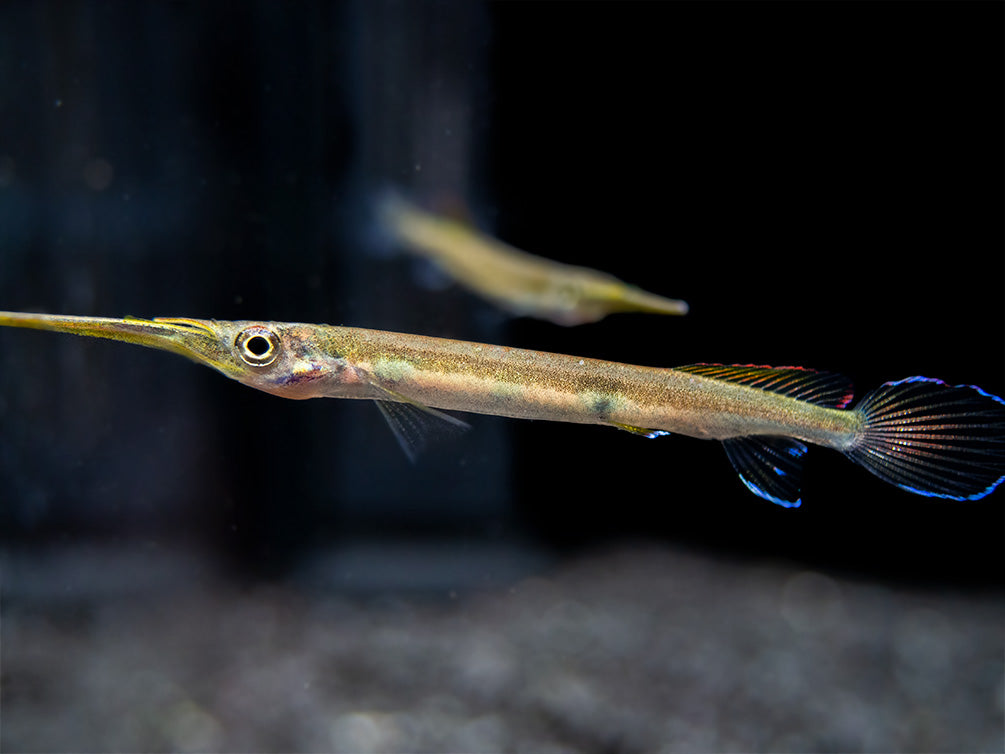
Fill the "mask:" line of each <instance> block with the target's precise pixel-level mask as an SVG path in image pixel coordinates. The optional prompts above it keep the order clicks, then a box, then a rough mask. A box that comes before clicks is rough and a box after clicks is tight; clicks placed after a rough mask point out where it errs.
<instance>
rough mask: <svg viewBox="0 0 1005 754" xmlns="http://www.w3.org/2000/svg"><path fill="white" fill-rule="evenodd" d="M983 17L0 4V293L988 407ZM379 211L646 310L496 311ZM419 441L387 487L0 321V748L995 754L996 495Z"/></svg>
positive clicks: (490, 6) (515, 446)
mask: <svg viewBox="0 0 1005 754" xmlns="http://www.w3.org/2000/svg"><path fill="white" fill-rule="evenodd" d="M1003 15H1005V13H1003V6H1002V5H1001V4H1000V3H952V4H942V3H889V4H887V3H868V4H866V3H777V4H776V3H772V4H764V3H738V4H734V3H644V4H643V3H616V4H608V3H486V4H479V3H469V2H423V3H420V2H402V1H400V0H399V1H395V0H374V1H373V2H364V1H363V0H360V1H359V2H346V3H332V4H328V3H277V2H264V1H260V2H247V3H186V2H173V3H127V2H99V1H97V0H94V1H92V2H84V1H81V2H11V3H4V4H2V5H0V308H2V309H7V310H15V311H45V312H57V313H70V314H82V315H102V316H122V315H127V314H131V315H137V316H191V317H198V318H216V319H270V320H285V321H303V322H318V323H321V322H325V323H331V324H345V325H355V326H361V327H374V328H384V329H390V330H400V331H405V332H414V333H422V334H429V335H439V336H445V337H453V338H464V339H471V340H480V341H484V342H490V343H500V344H505V345H512V346H520V347H525V348H532V349H540V350H550V351H560V352H567V353H573V354H579V355H583V356H590V357H595V358H603V359H611V360H618V361H624V362H630V363H639V364H648V365H656V366H674V365H680V364H687V363H693V362H698V361H705V362H725V363H759V364H773V365H802V366H808V367H817V368H821V369H827V370H832V371H837V372H841V373H844V374H846V375H848V376H849V377H850V378H852V379H853V380H854V382H855V385H856V386H857V389H858V393H859V395H862V394H864V393H865V392H867V391H868V390H871V389H872V388H874V387H876V386H878V385H879V384H881V383H882V382H884V381H888V380H893V379H900V378H904V377H907V376H910V375H925V376H929V377H938V378H941V379H944V380H946V381H948V382H951V383H968V384H975V385H980V386H981V387H983V388H984V389H986V390H988V391H990V392H992V393H995V394H998V395H1002V394H1003V393H1005V362H1003V355H1005V310H1003V298H1005V296H1003V292H1005V254H1003V240H1005V239H1003V225H1005V223H1003V208H1005V195H1003V162H1005V161H1003V133H1005V117H1003V91H1005V87H1003V83H1005V82H1003V62H1005V61H1003V54H1002V53H1003V44H1002V28H1003V21H1005V17H1003ZM388 187H395V188H397V189H398V190H401V191H403V192H405V193H406V194H408V195H409V196H411V197H412V198H413V199H415V200H416V201H419V202H422V203H427V204H430V205H432V204H435V203H437V202H454V203H457V202H460V203H463V204H465V205H466V206H467V207H468V208H469V210H470V211H471V213H472V214H473V216H474V217H476V218H478V220H479V222H480V223H481V224H482V226H483V227H484V228H486V229H488V230H490V231H493V232H494V233H496V234H497V235H498V236H499V237H501V238H502V239H504V240H506V241H508V242H510V243H512V244H514V245H516V246H518V247H520V248H524V249H526V250H528V251H530V252H533V253H536V254H540V255H542V256H546V257H551V258H554V259H557V260H561V261H565V262H570V263H575V264H581V265H587V266H591V267H595V268H598V269H602V270H605V271H608V272H610V273H613V274H615V275H617V276H618V277H620V278H622V279H623V280H626V281H628V282H632V283H635V284H638V285H640V286H642V287H644V288H646V289H648V290H652V291H654V292H657V293H660V294H663V295H667V296H670V297H675V298H683V299H685V300H687V301H688V302H689V303H690V304H691V313H690V314H689V315H688V316H687V317H685V318H662V317H647V316H641V315H627V314H626V315H614V316H611V317H609V318H608V319H606V320H604V321H602V322H600V323H596V324H591V325H584V326H581V327H578V328H563V327H558V326H555V325H552V324H549V323H546V322H537V321H533V320H529V319H516V320H514V319H508V318H506V317H504V316H502V315H501V314H499V313H498V312H495V311H494V310H493V309H492V308H491V307H490V306H489V305H487V304H485V303H483V302H481V301H479V300H477V299H476V298H474V297H473V296H471V295H469V294H466V293H464V292H463V291H460V290H458V289H457V288H456V287H451V286H449V285H445V284H444V281H443V280H442V278H438V277H437V276H436V275H435V274H434V273H432V272H431V271H430V270H429V269H427V268H425V267H424V266H423V265H422V264H420V263H418V262H416V261H414V260H412V259H409V258H405V257H402V256H396V255H394V254H393V253H390V252H389V249H388V248H387V245H386V243H384V242H383V241H382V240H381V235H380V233H379V232H378V229H377V228H375V226H374V223H373V219H372V206H373V202H374V200H375V197H378V196H380V192H381V191H382V190H384V189H386V188H388ZM465 418H468V419H469V420H470V422H471V424H472V430H471V431H470V432H469V433H467V434H466V435H465V436H464V437H463V439H461V440H459V441H458V440H446V441H444V442H442V443H440V444H437V445H435V446H434V447H433V448H431V449H430V451H429V452H427V453H426V455H425V456H424V457H423V458H422V459H420V462H419V463H418V464H416V465H414V466H413V465H410V464H409V463H408V462H407V460H406V459H405V458H404V456H403V454H402V453H401V452H400V450H399V449H398V447H397V445H396V443H395V441H394V439H393V437H392V435H391V433H390V431H389V430H388V429H387V428H386V427H385V426H383V421H382V419H381V418H380V415H379V412H378V411H377V409H376V408H375V407H374V406H372V405H369V404H366V403H365V402H352V401H335V400H329V401H305V402H294V401H283V400H279V399H277V398H274V397H272V396H269V395H266V394H264V393H257V392H255V391H252V390H249V389H247V388H244V387H242V386H240V385H238V384H236V383H234V382H230V381H228V380H226V379H224V378H222V377H221V376H220V375H218V374H215V373H213V372H211V371H210V370H208V369H205V368H202V367H197V366H195V365H193V364H191V363H188V362H186V361H184V360H182V359H178V358H175V357H173V356H171V355H168V354H165V353H158V352H154V351H150V350H147V349H141V348H135V347H132V346H125V345H121V344H115V343H110V342H102V341H87V340H85V339H77V338H72V337H69V336H63V335H55V334H48V333H41V332H31V331H17V330H4V331H2V332H0V577H2V579H0V581H2V583H0V588H2V591H0V607H2V611H3V612H2V615H0V618H2V620H0V627H2V629H3V631H2V634H0V639H2V641H3V644H2V647H3V658H2V659H3V671H2V673H0V701H2V702H3V708H2V711H3V713H4V715H3V718H2V722H3V727H2V728H0V743H3V745H4V748H9V749H12V750H57V749H69V748H72V749H88V750H109V751H114V750H151V751H152V750H180V749H194V750H233V751H238V750H240V751H248V750H259V751H264V750H330V749H332V748H335V749H338V748H343V749H353V750H380V749H382V748H383V749H396V750H402V749H420V748H427V749H457V750H470V749H499V750H516V749H518V748H521V744H523V745H525V746H531V747H532V748H534V742H537V743H538V744H540V746H541V747H544V746H545V745H548V746H551V747H552V748H551V749H549V750H556V751H557V750H603V751H643V750H647V751H650V750H654V749H656V748H659V747H660V746H666V747H670V748H674V747H675V748H680V749H682V750H688V751H700V750H773V751H782V750H790V751H807V750H834V751H837V750H840V751H848V750H947V749H959V750H995V749H996V747H998V741H999V739H1000V731H1001V704H1000V701H1001V698H1002V693H1003V692H1002V685H1001V679H1002V677H1003V671H1002V664H1001V635H1000V626H1001V605H1002V600H1001V594H1002V586H1003V573H1002V556H1003V537H1002V534H1003V523H1005V521H1003V512H1005V511H1003V506H1005V494H1003V492H1002V491H1000V490H999V491H998V492H996V493H994V494H993V495H991V496H989V497H987V498H986V499H985V500H983V501H980V502H970V503H957V502H947V501H939V500H931V499H925V498H921V497H917V496H913V495H910V494H907V493H905V492H901V491H899V490H897V489H895V488H893V487H890V486H888V485H885V484H884V483H882V482H880V481H879V480H877V479H875V478H873V477H872V476H870V475H869V474H868V473H867V472H866V471H864V470H862V469H860V468H857V467H855V466H854V465H852V464H851V463H850V462H848V461H847V460H846V459H844V458H842V457H841V456H840V455H838V454H836V453H833V452H829V451H826V450H823V449H815V450H813V452H811V453H810V454H809V455H808V457H807V465H806V474H805V479H804V485H803V505H802V507H801V508H799V509H796V510H787V509H783V508H781V507H778V506H775V505H772V504H770V503H768V502H765V501H763V500H760V499H759V498H756V497H755V496H753V495H751V494H750V493H749V492H748V491H747V490H746V489H745V488H744V486H743V485H742V484H741V482H740V481H739V480H738V479H737V477H736V475H735V473H734V472H733V471H732V469H731V467H730V465H729V462H728V461H727V459H726V457H725V454H724V453H723V452H722V450H721V448H719V447H717V444H715V443H708V442H700V441H698V440H692V439H688V438H678V437H669V438H662V439H659V440H643V439H641V438H638V437H634V436H631V435H629V434H628V433H625V432H617V431H614V430H610V429H607V428H603V427H592V426H577V425H562V424H551V423H546V422H521V421H514V420H506V419H500V418H494V417H479V416H471V417H465ZM612 551H613V552H614V553H616V554H615V555H610V553H611V552H612ZM410 725H412V726H418V727H409V726H410ZM382 736H383V737H382ZM396 736H397V737H396ZM381 742H384V743H383V746H382V745H381ZM556 747H557V748H556ZM563 747H564V748H563Z"/></svg>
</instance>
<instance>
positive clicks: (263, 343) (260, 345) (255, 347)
mask: <svg viewBox="0 0 1005 754" xmlns="http://www.w3.org/2000/svg"><path fill="white" fill-rule="evenodd" d="M244 347H245V348H247V349H248V352H249V353H253V354H254V355H255V356H264V355H265V354H267V353H268V352H269V348H271V346H270V345H269V341H268V339H266V338H263V337H262V336H261V335H253V336H252V337H250V338H248V340H247V342H246V343H245V344H244Z"/></svg>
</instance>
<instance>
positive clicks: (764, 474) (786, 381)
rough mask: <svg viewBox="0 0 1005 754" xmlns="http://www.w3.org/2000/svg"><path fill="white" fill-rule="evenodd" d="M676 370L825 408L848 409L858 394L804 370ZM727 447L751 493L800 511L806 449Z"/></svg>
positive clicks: (838, 378)
mask: <svg viewBox="0 0 1005 754" xmlns="http://www.w3.org/2000/svg"><path fill="white" fill-rule="evenodd" d="M678 370H679V371H682V372H690V373H691V374H697V375H701V376H702V377H707V378H709V379H715V380H722V381H724V382H734V383H736V384H738V385H746V386H748V387H752V388H757V389H758V390H764V391H766V392H769V393H778V394H779V395H786V396H789V397H790V398H796V399H798V400H801V401H806V402H807V403H813V404H815V405H817V406H825V407H827V408H845V407H847V406H848V404H849V403H850V402H851V399H852V396H853V393H854V391H853V390H852V385H851V381H850V380H849V379H848V378H847V377H844V376H843V375H840V374H835V373H834V372H820V371H817V370H815V369H805V368H803V367H770V366H758V365H755V364H689V365H688V366H684V367H678ZM723 447H725V449H726V455H727V456H728V457H729V460H730V462H731V463H732V464H733V468H734V469H736V473H738V474H739V475H740V481H742V482H743V483H744V484H745V485H746V486H747V489H749V490H750V491H751V492H753V493H754V494H755V495H757V496H759V497H763V498H764V499H765V500H770V501H771V502H772V503H777V504H778V505H784V506H785V507H786V508H795V507H798V506H799V503H800V500H799V486H800V483H801V482H802V471H803V456H804V455H806V446H805V445H804V444H803V443H801V442H800V441H799V440H794V439H792V438H791V437H776V436H764V435H754V436H749V437H735V438H732V439H729V440H725V441H724V442H723Z"/></svg>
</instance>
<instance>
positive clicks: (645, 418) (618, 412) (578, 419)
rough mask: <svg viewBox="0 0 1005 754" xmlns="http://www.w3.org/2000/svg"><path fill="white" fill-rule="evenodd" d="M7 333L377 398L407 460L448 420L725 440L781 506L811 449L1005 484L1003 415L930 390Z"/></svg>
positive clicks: (204, 335)
mask: <svg viewBox="0 0 1005 754" xmlns="http://www.w3.org/2000/svg"><path fill="white" fill-rule="evenodd" d="M0 326H8V327H27V328H34V329H39V330H54V331H57V332H67V333H73V334H76V335H86V336H89V337H96V338H109V339H111V340H120V341H124V342H126V343H135V344H138V345H143V346H148V347H151V348H159V349H162V350H165V351H171V352H173V353H177V354H181V355H183V356H186V357H188V358H190V359H192V360H193V361H197V362H199V363H201V364H205V365H206V366H209V367H212V368H214V369H216V370H217V371H219V372H222V373H223V374H225V375H226V376H227V377H230V378H231V379H234V380H237V381H238V382H241V383H243V384H245V385H248V386H249V387H253V388H256V389H258V390H264V391H265V392H267V393H272V394H273V395H277V396H280V397H283V398H293V399H304V398H357V399H367V400H374V401H377V402H378V405H379V406H380V407H381V409H382V411H383V413H384V415H385V417H386V418H387V419H388V421H389V423H390V424H391V427H392V429H393V430H394V431H395V434H396V436H397V438H398V440H399V442H400V443H401V445H402V448H403V449H404V450H405V452H406V453H407V454H409V456H410V457H413V456H414V453H415V451H416V450H417V449H418V445H419V444H420V443H421V437H420V438H417V437H416V436H415V435H414V434H412V433H411V430H410V428H411V427H414V422H412V421H410V419H414V416H415V415H421V416H425V417H427V418H430V419H431V420H432V421H438V422H441V423H444V424H445V425H446V426H449V427H454V428H463V427H465V426H466V425H465V424H464V422H462V421H461V420H459V419H457V418H455V417H453V416H450V415H449V414H445V413H443V412H442V411H441V410H440V409H447V410H454V411H466V412H472V413H478V414H492V415H496V416H508V417H515V418H525V419H543V420H550V421H563V422H575V423H579V424H603V425H607V426H613V427H617V428H619V429H623V430H626V431H629V432H632V433H634V434H637V435H642V436H645V437H657V436H659V435H665V434H669V433H676V434H682V435H688V436H691V437H699V438H706V439H714V440H719V441H721V442H722V443H723V445H724V447H725V449H726V453H727V455H728V457H729V459H730V461H731V462H732V464H733V467H734V468H735V469H736V471H737V472H738V473H739V475H740V478H741V480H742V481H743V483H744V484H745V485H746V486H747V488H748V489H750V490H751V491H752V492H753V493H755V494H756V495H759V496H760V497H762V498H765V499H766V500H770V501H772V502H774V503H778V504H780V505H784V506H786V507H794V506H797V505H799V503H800V497H799V495H800V489H799V488H800V474H801V468H802V458H803V456H804V455H805V453H806V451H807V446H806V443H810V444H815V445H822V446H824V447H829V448H833V449H835V450H838V451H840V452H842V453H843V454H844V455H845V456H847V457H848V458H850V459H851V460H852V461H854V462H856V463H858V464H860V465H862V466H863V467H865V468H866V469H868V470H869V471H871V472H872V473H873V474H875V475H876V476H878V477H879V478H880V479H883V480H884V481H886V482H889V483H891V484H894V485H896V486H898V487H900V488H902V489H904V490H907V491H908V492H912V493H915V494H919V495H924V496H929V497H942V498H949V499H952V500H977V499H979V498H982V497H984V496H985V495H987V494H989V493H990V492H991V491H992V490H994V489H995V488H996V487H997V486H998V485H999V484H1000V483H1001V482H1002V480H1003V479H1005V401H1003V400H1002V399H1001V398H999V397H997V396H995V395H992V394H990V393H988V392H986V391H984V390H982V389H981V388H979V387H975V386H972V385H955V386H954V385H949V384H946V383H944V382H942V381H940V380H935V379H931V378H927V377H909V378H907V379H903V380H899V381H896V382H887V383H886V384H884V385H882V386H880V387H879V388H877V389H876V390H874V391H872V392H871V393H869V394H867V395H866V396H865V397H864V398H863V399H862V400H860V401H859V402H858V404H857V406H856V407H855V408H854V409H848V406H849V404H850V403H851V400H852V389H851V385H850V384H849V382H848V380H847V379H845V378H844V377H842V376H840V375H837V374H833V373H830V372H818V371H813V370H809V369H803V368H800V367H765V366H751V365H737V366H727V365H719V364H691V365H688V366H682V367H677V368H673V369H667V368H656V367H647V366H635V365H631V364H620V363H617V362H611V361H601V360H597V359H588V358H580V357H577V356H567V355H563V354H554V353H544V352H540V351H530V350H524V349H519V348H506V347H502V346H493V345H487V344H483V343H472V342H467V341H459V340H448V339H445V338H432V337H426V336H422V335H408V334H404V333H393V332H385V331H381V330H366V329H360V328H354V327H334V326H330V325H310V324H298V323H287V322H250V321H240V322H228V321H217V320H202V319H190V318H157V319H151V320H147V319H135V318H126V319H111V318H104V317H74V316H57V315H48V314H27V313H18V312H0ZM402 412H405V413H404V414H403V413H402Z"/></svg>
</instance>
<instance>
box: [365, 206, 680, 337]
mask: <svg viewBox="0 0 1005 754" xmlns="http://www.w3.org/2000/svg"><path fill="white" fill-rule="evenodd" d="M377 216H378V220H379V222H380V224H381V227H382V228H383V229H384V230H385V232H386V233H387V234H389V235H390V236H391V238H392V239H393V240H394V241H396V242H397V243H398V245H400V246H403V247H404V248H406V249H408V250H410V251H412V252H413V253H415V254H418V255H420V256H423V257H426V258H428V259H429V260H431V261H433V262H434V263H436V265H437V266H438V267H439V268H440V269H441V270H443V271H444V272H446V273H447V274H448V275H449V276H450V277H451V278H453V279H454V280H456V281H457V282H458V283H460V284H461V285H463V286H464V287H465V288H467V289H468V290H471V291H473V292H475V293H477V294H479V295H481V296H483V297H485V298H486V299H488V300H489V301H491V302H493V303H494V304H496V306H498V307H500V308H501V309H504V310H505V311H508V312H511V313H512V314H516V315H518V316H528V317H539V318H541V319H546V320H549V321H551V322H554V323H555V324H557V325H581V324H584V323H587V322H596V321H597V320H599V319H603V318H604V317H606V316H607V315H608V314H612V313H614V312H644V313H647V314H687V310H688V307H687V302H685V301H680V300H677V299H669V298H664V297H663V296H657V295H656V294H655V293H649V292H648V291H644V290H642V289H641V288H638V287H636V286H634V285H629V284H627V283H624V282H622V281H620V280H618V279H617V278H616V277H614V276H613V275H608V274H606V273H604V272H601V271H599V270H591V269H589V268H587V267H578V266H575V265H570V264H560V263H558V262H553V261H551V260H549V259H545V258H544V257H539V256H535V255H533V254H528V253H527V252H525V251H521V250H519V249H515V248H513V247H512V246H510V245H509V244H506V243H503V242H502V241H499V240H497V239H495V238H492V237H491V236H488V235H486V234H484V233H480V232H478V231H477V230H476V229H475V228H473V227H471V226H470V225H468V224H467V223H464V222H461V221H459V220H452V219H450V218H448V217H445V216H443V215H436V214H433V213H431V212H425V211H423V210H421V209H419V208H418V207H416V206H415V205H413V204H410V203H408V202H406V201H405V200H404V199H402V198H401V197H399V196H396V195H394V194H393V193H386V194H385V195H384V196H383V197H382V199H381V200H380V201H379V204H378V206H377Z"/></svg>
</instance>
